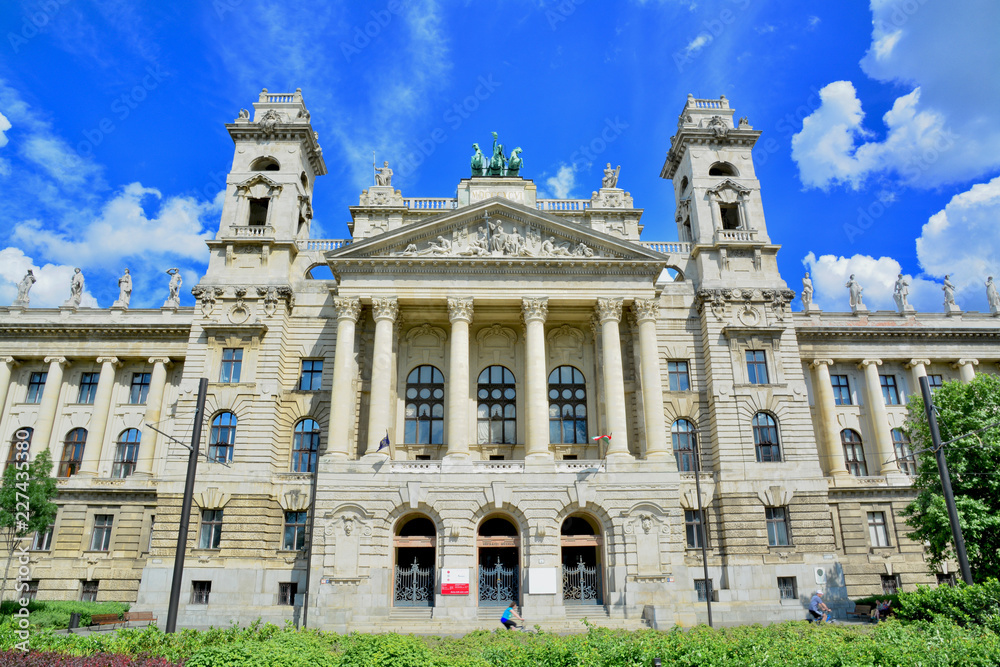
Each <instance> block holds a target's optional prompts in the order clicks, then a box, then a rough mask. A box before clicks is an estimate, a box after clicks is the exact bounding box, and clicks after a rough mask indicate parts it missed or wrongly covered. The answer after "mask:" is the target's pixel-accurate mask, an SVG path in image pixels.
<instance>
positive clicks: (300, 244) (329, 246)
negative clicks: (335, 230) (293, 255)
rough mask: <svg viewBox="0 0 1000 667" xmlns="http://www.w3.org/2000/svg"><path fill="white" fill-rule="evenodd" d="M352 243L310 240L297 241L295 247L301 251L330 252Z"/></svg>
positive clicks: (346, 241)
mask: <svg viewBox="0 0 1000 667" xmlns="http://www.w3.org/2000/svg"><path fill="white" fill-rule="evenodd" d="M350 243H351V240H350V239H308V240H305V241H296V242H295V246H296V247H297V248H298V249H299V250H318V251H328V250H339V249H340V248H343V247H344V246H345V245H349V244H350Z"/></svg>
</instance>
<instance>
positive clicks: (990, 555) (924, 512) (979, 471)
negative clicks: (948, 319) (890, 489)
mask: <svg viewBox="0 0 1000 667" xmlns="http://www.w3.org/2000/svg"><path fill="white" fill-rule="evenodd" d="M933 400H934V405H935V407H936V408H937V422H938V428H939V429H940V431H941V440H942V442H947V441H949V440H951V439H953V438H956V437H958V436H961V435H965V434H967V433H972V432H974V431H978V430H980V429H983V428H985V427H987V426H989V425H991V424H998V423H1000V378H998V377H996V376H993V375H987V374H985V373H982V374H979V375H977V376H976V378H975V379H974V380H973V381H972V382H967V383H966V382H948V383H945V384H944V386H942V387H940V388H938V389H936V390H935V391H934V397H933ZM907 430H908V431H909V434H910V440H911V443H912V446H913V449H914V451H915V452H916V456H917V460H918V464H919V466H918V472H917V476H916V479H915V480H914V484H913V486H914V489H915V490H917V491H918V492H919V495H918V496H917V498H916V500H914V501H913V502H912V503H910V505H909V506H907V508H906V509H905V510H904V511H903V516H905V517H907V519H906V523H907V525H909V526H910V527H911V528H913V529H914V530H913V532H912V533H911V534H910V537H912V538H913V539H914V540H918V541H924V542H927V543H928V544H929V545H930V546H929V547H928V554H929V556H930V561H931V563H932V564H933V565H935V566H938V565H940V563H942V562H943V561H945V560H953V559H955V558H956V555H955V547H954V542H953V539H952V533H951V524H950V522H949V520H948V510H947V508H946V506H945V502H944V495H943V492H942V489H941V478H940V476H939V475H938V468H937V461H936V460H935V457H934V451H933V447H932V445H931V437H930V428H929V426H928V424H927V416H926V414H925V411H924V402H923V400H922V398H921V396H920V395H919V394H918V395H916V396H913V397H911V399H910V401H909V415H908V417H907ZM944 452H945V460H946V461H947V462H948V471H949V473H950V477H951V485H952V489H953V490H954V492H955V505H956V506H957V507H958V515H959V523H960V524H961V526H962V535H963V537H964V538H965V547H966V551H967V552H968V555H969V565H970V567H971V569H972V577H973V579H974V580H975V581H976V582H977V583H981V582H984V581H986V580H987V579H990V578H997V577H1000V424H998V426H997V427H996V428H988V429H986V430H984V431H983V432H981V433H978V434H976V435H971V436H969V437H967V438H963V439H961V440H958V441H957V442H954V443H952V444H950V445H947V446H945V447H944Z"/></svg>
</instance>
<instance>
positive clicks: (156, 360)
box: [149, 357, 173, 366]
mask: <svg viewBox="0 0 1000 667" xmlns="http://www.w3.org/2000/svg"><path fill="white" fill-rule="evenodd" d="M149 363H151V364H163V365H164V366H169V365H171V364H172V363H173V362H172V361H170V357H150V358H149Z"/></svg>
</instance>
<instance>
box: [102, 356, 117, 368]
mask: <svg viewBox="0 0 1000 667" xmlns="http://www.w3.org/2000/svg"><path fill="white" fill-rule="evenodd" d="M97 363H99V364H111V365H112V366H114V367H115V368H118V367H119V366H121V365H122V362H121V361H120V360H119V359H118V357H97Z"/></svg>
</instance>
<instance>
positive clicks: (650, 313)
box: [632, 299, 660, 322]
mask: <svg viewBox="0 0 1000 667" xmlns="http://www.w3.org/2000/svg"><path fill="white" fill-rule="evenodd" d="M632 312H633V313H635V320H636V322H645V321H646V320H653V321H656V319H657V318H658V317H659V314H660V302H659V301H658V300H657V299H636V300H635V302H634V303H633V304H632Z"/></svg>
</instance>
